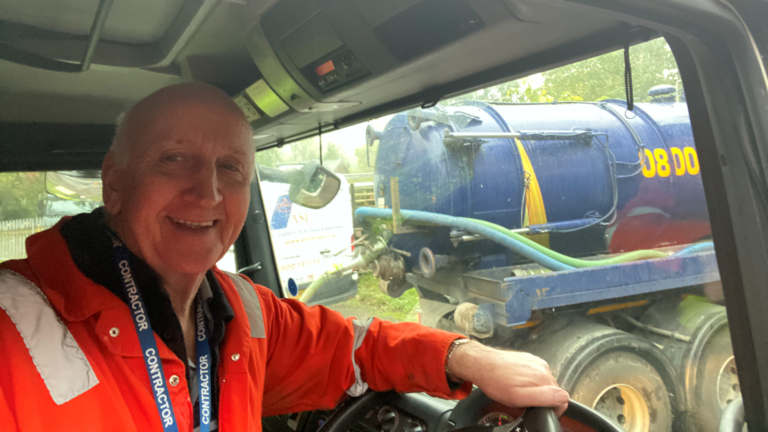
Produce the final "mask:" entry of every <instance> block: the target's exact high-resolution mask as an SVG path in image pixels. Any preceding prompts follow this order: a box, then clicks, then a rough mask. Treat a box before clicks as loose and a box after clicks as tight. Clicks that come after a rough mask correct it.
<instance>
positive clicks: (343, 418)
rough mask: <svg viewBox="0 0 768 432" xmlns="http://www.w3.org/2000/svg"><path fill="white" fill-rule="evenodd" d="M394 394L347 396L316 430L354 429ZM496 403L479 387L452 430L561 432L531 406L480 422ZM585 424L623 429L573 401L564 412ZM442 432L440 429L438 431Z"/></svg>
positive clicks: (605, 430) (454, 416)
mask: <svg viewBox="0 0 768 432" xmlns="http://www.w3.org/2000/svg"><path fill="white" fill-rule="evenodd" d="M393 395H395V393H393V392H386V393H376V392H368V393H366V394H364V395H362V396H360V397H358V398H354V399H348V400H347V401H345V402H343V403H342V404H341V405H340V406H339V408H337V410H336V411H335V412H334V413H333V414H332V415H331V416H330V418H328V420H327V421H326V422H325V423H324V424H323V425H322V426H320V428H319V429H318V430H317V432H347V431H349V430H353V426H354V424H355V423H356V422H358V421H361V419H362V418H363V417H364V416H365V415H366V413H367V412H368V411H370V409H371V408H372V407H374V406H376V405H379V404H385V403H387V402H388V401H389V400H390V399H392V397H393ZM491 403H493V401H491V400H490V399H489V398H488V397H487V396H486V395H485V394H484V393H483V391H482V390H480V389H478V388H476V389H475V390H474V391H472V394H470V395H469V396H468V397H467V398H466V399H464V400H462V401H460V402H459V403H458V404H457V405H456V407H455V408H454V409H453V411H452V412H451V416H450V417H449V424H450V423H452V424H453V426H452V429H451V432H515V431H516V429H514V428H515V426H520V427H521V429H520V431H521V432H522V431H527V432H560V430H561V429H560V420H559V419H558V418H557V416H556V415H555V412H554V410H552V409H550V408H528V409H526V410H525V413H524V414H523V416H522V418H521V419H522V421H520V422H519V423H512V424H510V425H502V426H497V427H495V428H494V427H492V426H487V425H479V424H478V422H479V420H480V418H482V409H483V408H484V407H485V406H487V405H488V404H491ZM563 415H564V416H566V417H569V418H571V419H573V420H576V421H578V422H580V423H582V424H584V425H586V426H591V427H593V428H594V429H596V430H598V431H600V432H624V429H622V428H621V427H619V426H618V425H616V424H615V423H614V422H613V421H612V420H610V419H609V418H608V417H605V416H604V415H602V414H600V413H598V412H597V411H594V410H592V409H590V408H587V407H586V406H584V405H582V404H580V403H578V402H575V401H570V402H569V403H568V409H567V410H566V411H565V414H563ZM505 426H506V428H505ZM438 432H441V431H438Z"/></svg>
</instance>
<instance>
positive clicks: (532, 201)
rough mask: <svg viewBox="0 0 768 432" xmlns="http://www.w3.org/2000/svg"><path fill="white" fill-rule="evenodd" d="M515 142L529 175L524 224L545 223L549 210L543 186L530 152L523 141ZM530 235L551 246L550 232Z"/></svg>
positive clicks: (524, 168)
mask: <svg viewBox="0 0 768 432" xmlns="http://www.w3.org/2000/svg"><path fill="white" fill-rule="evenodd" d="M515 144H517V150H518V152H519V153H520V160H521V161H522V163H523V172H525V174H526V177H527V182H526V183H527V186H526V188H525V218H524V219H523V226H528V225H539V224H545V223H547V211H546V209H545V208H544V198H543V197H542V196H541V187H540V186H539V180H538V179H537V178H536V171H534V170H533V165H532V164H531V160H530V159H529V158H528V153H526V151H525V147H523V143H522V142H520V140H519V139H517V138H515ZM529 237H530V239H531V240H533V241H535V242H536V243H539V244H540V245H542V246H545V247H549V234H546V233H545V234H536V235H532V236H529Z"/></svg>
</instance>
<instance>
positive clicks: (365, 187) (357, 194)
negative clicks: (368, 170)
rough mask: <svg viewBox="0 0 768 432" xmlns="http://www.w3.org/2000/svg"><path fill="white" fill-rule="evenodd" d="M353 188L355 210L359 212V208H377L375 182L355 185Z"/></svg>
mask: <svg viewBox="0 0 768 432" xmlns="http://www.w3.org/2000/svg"><path fill="white" fill-rule="evenodd" d="M352 186H353V189H352V196H353V198H354V207H355V208H354V210H357V208H358V207H376V199H375V198H374V190H373V182H361V183H354V184H353V185H352Z"/></svg>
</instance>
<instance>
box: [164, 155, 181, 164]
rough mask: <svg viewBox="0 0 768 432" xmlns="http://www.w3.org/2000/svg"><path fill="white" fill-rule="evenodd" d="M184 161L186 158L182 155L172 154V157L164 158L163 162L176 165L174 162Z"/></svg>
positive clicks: (166, 156)
mask: <svg viewBox="0 0 768 432" xmlns="http://www.w3.org/2000/svg"><path fill="white" fill-rule="evenodd" d="M182 160H184V158H183V157H182V156H181V155H177V154H170V155H165V156H163V162H168V163H174V162H181V161H182Z"/></svg>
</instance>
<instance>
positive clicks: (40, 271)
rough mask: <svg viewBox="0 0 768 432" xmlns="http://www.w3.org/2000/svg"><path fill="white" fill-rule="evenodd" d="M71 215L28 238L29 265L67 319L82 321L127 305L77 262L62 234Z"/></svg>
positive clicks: (53, 303)
mask: <svg viewBox="0 0 768 432" xmlns="http://www.w3.org/2000/svg"><path fill="white" fill-rule="evenodd" d="M69 219H70V218H69V217H65V218H62V219H61V220H60V221H59V222H58V223H57V224H56V225H54V226H53V227H52V228H50V229H48V230H45V231H42V232H40V233H37V234H34V235H32V236H30V237H29V238H27V242H26V246H27V256H28V261H29V265H30V267H31V268H32V270H33V271H34V272H35V274H37V275H38V276H39V279H40V281H41V286H40V289H41V290H42V291H43V293H45V295H46V296H47V297H48V299H49V301H50V302H51V305H52V306H53V307H54V308H55V309H56V310H58V311H59V313H61V315H62V317H63V318H64V319H65V320H67V321H82V320H84V319H86V318H88V317H90V316H92V315H93V314H95V313H97V312H100V311H104V310H109V309H119V308H126V309H127V306H125V304H124V303H123V302H122V301H121V300H120V299H119V298H117V296H115V295H114V294H112V293H111V292H110V291H109V290H107V289H105V288H104V287H102V286H100V285H97V284H96V283H94V282H93V281H91V280H90V279H88V278H87V277H86V276H85V275H84V274H83V273H82V272H80V270H79V269H78V268H77V266H76V265H75V263H74V261H73V260H72V257H71V255H70V253H69V249H68V247H67V243H66V242H65V241H64V238H63V237H62V235H61V227H62V225H63V224H65V223H66V222H67V221H68V220H69Z"/></svg>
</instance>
